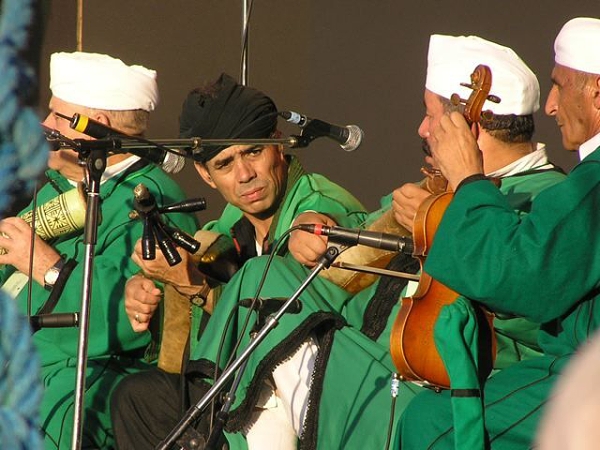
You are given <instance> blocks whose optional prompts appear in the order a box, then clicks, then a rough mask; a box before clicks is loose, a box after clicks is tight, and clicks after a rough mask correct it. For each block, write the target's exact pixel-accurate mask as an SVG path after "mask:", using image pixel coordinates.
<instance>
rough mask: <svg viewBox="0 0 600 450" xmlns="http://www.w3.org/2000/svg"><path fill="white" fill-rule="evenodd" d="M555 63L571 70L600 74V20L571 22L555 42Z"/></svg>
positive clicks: (575, 20)
mask: <svg viewBox="0 0 600 450" xmlns="http://www.w3.org/2000/svg"><path fill="white" fill-rule="evenodd" d="M554 61H555V62H556V63H557V64H560V65H561V66H565V67H569V68H571V69H575V70H580V71H582V72H588V73H595V74H600V19H592V18H591V17H578V18H576V19H571V20H569V21H568V22H567V23H566V24H565V25H564V26H563V27H562V29H561V30H560V33H558V36H556V40H555V41H554Z"/></svg>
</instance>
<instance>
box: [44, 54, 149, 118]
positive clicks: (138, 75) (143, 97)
mask: <svg viewBox="0 0 600 450" xmlns="http://www.w3.org/2000/svg"><path fill="white" fill-rule="evenodd" d="M50 90H51V91H52V95H54V96H55V97H58V98H60V99H61V100H64V101H66V102H69V103H73V104H75V105H80V106H86V107H88V108H95V109H104V110H113V111H124V110H131V109H143V110H145V111H153V110H154V108H155V107H156V105H157V104H158V86H157V84H156V72H155V71H154V70H150V69H146V68H145V67H142V66H128V65H126V64H125V63H124V62H123V61H121V60H120V59H115V58H112V57H110V56H108V55H102V54H99V53H83V52H74V53H54V54H52V56H51V57H50Z"/></svg>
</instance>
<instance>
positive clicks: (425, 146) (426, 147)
mask: <svg viewBox="0 0 600 450" xmlns="http://www.w3.org/2000/svg"><path fill="white" fill-rule="evenodd" d="M421 150H423V153H425V154H426V155H427V156H431V147H430V146H429V144H428V143H427V139H421Z"/></svg>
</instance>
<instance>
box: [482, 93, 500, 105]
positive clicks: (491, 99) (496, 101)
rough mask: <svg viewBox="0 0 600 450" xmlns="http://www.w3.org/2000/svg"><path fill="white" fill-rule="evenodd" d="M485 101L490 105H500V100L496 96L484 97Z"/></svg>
mask: <svg viewBox="0 0 600 450" xmlns="http://www.w3.org/2000/svg"><path fill="white" fill-rule="evenodd" d="M486 100H489V101H490V102H492V103H500V102H501V101H502V99H501V98H500V97H498V96H497V95H493V94H490V95H488V96H487V97H486Z"/></svg>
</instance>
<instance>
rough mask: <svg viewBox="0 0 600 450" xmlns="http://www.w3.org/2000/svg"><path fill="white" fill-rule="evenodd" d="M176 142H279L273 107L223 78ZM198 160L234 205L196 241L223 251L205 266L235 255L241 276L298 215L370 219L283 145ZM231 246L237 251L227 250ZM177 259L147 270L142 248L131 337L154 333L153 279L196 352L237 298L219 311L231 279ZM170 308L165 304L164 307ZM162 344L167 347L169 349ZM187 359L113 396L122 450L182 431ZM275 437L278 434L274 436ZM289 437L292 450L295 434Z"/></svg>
mask: <svg viewBox="0 0 600 450" xmlns="http://www.w3.org/2000/svg"><path fill="white" fill-rule="evenodd" d="M180 135H181V137H185V138H191V137H199V138H201V139H237V138H240V139H243V138H245V139H257V138H261V139H264V138H269V137H276V136H278V135H279V132H278V131H277V108H276V106H275V104H274V103H273V101H272V100H271V99H270V98H269V97H268V96H266V95H265V94H263V93H262V92H260V91H257V90H255V89H252V88H249V87H246V86H242V85H239V84H238V83H236V82H235V80H233V78H231V77H230V76H228V75H226V74H223V75H221V77H220V78H219V79H218V80H217V81H216V82H215V83H213V84H211V85H209V86H207V87H204V88H202V89H195V90H193V91H192V92H190V94H189V95H188V96H187V98H186V99H185V101H184V103H183V108H182V113H181V117H180ZM193 157H194V160H195V161H196V163H195V167H196V170H197V171H198V173H199V175H200V177H201V178H202V179H203V180H204V181H205V182H206V183H207V184H208V185H209V186H211V187H212V188H214V189H217V190H218V191H219V192H220V193H221V195H222V196H223V197H224V198H225V200H227V202H228V204H227V206H226V207H225V209H224V211H223V213H222V214H221V217H220V218H219V219H218V220H215V221H212V222H209V223H207V224H206V225H205V226H204V227H203V230H201V231H199V232H198V233H197V234H196V239H198V240H199V241H200V242H201V250H200V251H201V252H202V251H206V252H209V253H211V252H212V250H213V249H214V248H218V249H225V250H223V251H222V252H220V253H219V252H217V255H211V258H210V259H208V261H214V260H216V261H218V257H219V256H220V255H222V254H223V253H225V254H227V255H230V254H231V253H233V254H234V257H235V259H236V261H235V262H234V264H229V265H226V266H227V267H232V266H234V267H241V265H242V264H244V262H246V261H247V260H248V259H250V258H253V257H255V256H259V255H262V254H267V253H269V252H270V251H271V249H272V245H273V243H274V242H275V241H276V240H277V239H279V237H280V236H281V235H282V234H283V233H284V232H285V231H286V230H287V229H288V228H290V226H291V225H292V222H293V220H294V219H295V218H296V217H297V216H298V215H299V214H301V213H302V212H306V211H313V210H314V211H324V212H326V213H330V214H331V215H332V216H335V217H339V218H340V221H341V223H340V225H341V226H347V227H356V226H358V225H359V224H360V223H361V222H362V220H363V219H364V215H365V212H364V208H363V207H362V205H361V204H360V203H359V202H358V201H357V200H356V199H355V198H354V197H353V196H351V195H350V194H349V193H348V192H347V191H345V190H344V189H342V188H341V187H339V186H337V185H336V184H334V183H332V182H331V181H329V180H328V179H326V178H325V177H323V176H321V175H318V174H308V173H306V172H305V171H304V169H303V168H302V166H301V165H300V163H299V162H298V160H297V159H296V158H294V157H292V156H289V155H285V154H284V153H283V148H282V146H281V145H232V146H228V147H205V148H201V149H200V150H199V151H198V152H196V153H194V154H193ZM215 236H218V237H217V238H215ZM228 242H230V243H232V245H230V246H228V245H226V244H227V243H228ZM232 248H233V249H235V250H234V251H233V252H232V251H230V249H232ZM286 252H287V249H283V253H286ZM179 253H180V254H181V257H182V262H181V263H180V264H178V265H176V266H174V267H169V266H168V264H167V263H166V261H165V260H164V258H162V255H158V257H157V259H156V260H152V261H144V260H143V259H142V248H141V244H140V243H139V242H138V245H137V246H136V252H135V253H134V255H133V260H134V261H135V262H136V263H137V264H138V265H139V266H140V267H141V268H142V270H143V272H144V275H145V276H142V275H138V276H135V277H132V278H131V279H130V280H129V282H128V284H127V287H126V290H125V308H126V312H127V315H128V317H129V319H130V322H131V325H132V327H133V329H134V331H136V332H140V333H141V332H148V327H149V322H150V319H151V317H152V316H153V315H154V313H155V311H156V310H157V308H158V305H159V303H160V300H161V291H160V290H159V289H158V288H157V287H156V286H155V284H154V281H152V280H157V281H160V282H162V283H163V284H164V285H165V298H167V300H168V297H167V288H173V289H174V290H175V291H177V293H178V294H179V295H180V296H183V297H184V298H185V299H186V303H187V306H188V308H187V310H186V311H185V313H186V314H185V315H186V317H188V316H189V308H191V310H192V321H191V326H190V325H188V329H190V336H191V338H190V342H189V343H190V348H191V351H192V352H193V350H194V348H195V347H196V344H197V342H198V340H199V338H200V335H201V330H203V328H204V325H205V322H206V321H207V316H208V314H206V313H209V314H211V313H213V308H215V305H217V308H216V309H215V310H214V315H215V316H217V315H219V316H220V317H228V316H229V315H230V314H231V312H232V311H231V308H232V306H231V305H232V304H233V305H237V303H238V300H239V299H237V298H235V296H236V293H235V292H234V293H231V295H229V294H228V291H227V289H223V295H222V297H219V298H223V299H225V295H228V297H227V298H228V302H226V303H224V304H223V305H220V302H219V303H217V301H218V299H217V295H216V292H220V289H213V288H214V287H215V285H219V283H218V281H220V282H221V285H222V284H225V283H226V282H227V279H226V278H227V277H223V276H220V275H222V274H221V273H219V274H215V266H216V265H217V263H216V262H214V263H210V262H209V263H207V262H206V259H205V260H204V261H200V263H198V258H197V257H195V256H196V255H194V257H192V255H189V254H187V252H185V251H183V250H181V249H179ZM213 256H216V259H215V258H214V257H213ZM219 265H220V266H221V264H219ZM228 272H229V273H231V272H232V270H229V271H228ZM214 278H220V280H218V281H217V280H215V279H214ZM219 287H220V286H219ZM188 300H189V301H188ZM168 303H169V302H168V301H166V302H165V308H167V306H168ZM219 305H220V306H221V308H219V307H218V306H219ZM234 308H235V306H234ZM166 328H167V326H166V325H165V330H164V333H163V335H165V334H166V333H167V331H168V330H167V329H166ZM217 328H218V327H217ZM184 331H185V332H187V329H186V330H184ZM221 332H222V330H213V332H212V334H211V336H210V339H217V340H218V338H219V337H218V336H217V335H215V334H219V333H221ZM162 345H163V346H165V342H164V341H163V343H162ZM181 359H182V357H181V353H180V354H179V361H178V362H179V364H178V365H177V367H176V368H175V369H173V368H172V367H171V366H169V367H168V368H167V367H165V366H164V365H161V359H160V358H159V369H157V370H153V371H149V372H146V373H139V374H135V375H132V376H129V377H127V378H126V379H125V380H124V382H123V383H121V385H120V386H119V387H118V388H117V391H116V393H115V394H114V395H113V397H112V415H113V425H114V430H115V437H116V440H117V443H118V447H119V448H127V449H138V448H139V449H148V448H153V447H154V446H156V445H157V444H158V443H159V442H160V441H161V440H162V439H164V437H165V436H166V435H167V434H168V433H169V432H170V431H171V429H172V428H173V427H174V426H175V425H176V423H177V422H178V420H179V419H180V418H181V417H182V416H183V414H184V412H185V411H186V409H187V406H188V403H189V402H190V401H191V402H194V403H195V402H196V401H197V400H199V398H200V394H201V392H200V391H199V390H198V388H197V387H196V386H195V385H194V384H193V383H188V382H187V379H185V378H182V377H181V375H180V374H178V373H169V372H178V371H179V369H180V367H181V363H182V361H181ZM183 362H185V361H183ZM182 380H183V381H182ZM187 388H189V391H190V392H189V398H185V399H184V400H182V395H181V391H182V390H183V391H185V390H186V389H187ZM279 431H280V430H278V429H277V427H273V429H272V430H271V432H272V434H273V437H275V435H276V434H277V433H278V432H279ZM286 432H287V433H288V434H289V435H290V436H291V439H293V441H294V442H295V439H296V435H295V433H294V431H293V430H292V431H291V433H290V432H289V430H288V431H286ZM282 433H283V431H282Z"/></svg>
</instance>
